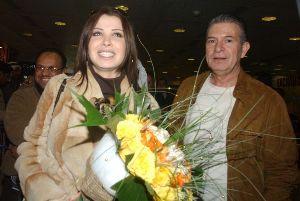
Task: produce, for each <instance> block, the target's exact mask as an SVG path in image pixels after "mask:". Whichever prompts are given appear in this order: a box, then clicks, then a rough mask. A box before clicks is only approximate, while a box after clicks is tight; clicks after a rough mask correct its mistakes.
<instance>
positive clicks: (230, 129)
mask: <svg viewBox="0 0 300 201" xmlns="http://www.w3.org/2000/svg"><path fill="white" fill-rule="evenodd" d="M249 48H250V44H249V42H247V37H246V33H245V28H244V25H243V23H242V22H241V21H240V20H239V19H237V18H236V17H234V16H230V15H220V16H218V17H216V18H214V19H213V20H212V21H211V22H210V24H209V26H208V29H207V36H206V61H207V64H208V66H209V68H210V72H206V73H203V74H201V75H199V76H198V77H190V78H187V79H186V80H184V81H183V82H182V84H181V86H180V87H179V89H178V92H177V96H176V97H175V100H174V102H175V103H176V102H180V104H182V103H183V102H187V104H184V107H185V109H186V111H187V114H186V116H185V117H186V118H185V124H188V125H190V124H192V123H195V122H197V121H199V122H200V123H199V124H197V128H196V129H194V130H193V131H192V132H191V133H189V134H188V135H186V136H185V139H184V142H185V143H186V144H189V143H193V142H195V140H196V141H202V142H205V141H206V142H207V141H210V144H209V146H206V147H209V149H211V160H210V163H211V166H210V167H208V168H206V169H205V170H204V173H205V177H204V178H205V181H204V192H203V193H202V194H201V195H200V197H201V198H202V199H203V200H235V201H244V200H247V201H251V200H253V201H258V200H268V201H279V200H280V201H283V200H289V196H290V191H291V190H292V187H293V185H294V182H295V179H296V174H297V166H296V159H297V149H296V143H295V140H293V139H292V138H294V137H295V136H294V132H293V129H292V126H291V122H290V119H289V116H288V113H287V109H286V105H285V103H284V101H283V100H282V98H281V97H280V96H279V95H278V94H277V93H276V92H275V91H274V90H272V89H271V88H270V87H268V86H266V85H264V84H263V83H261V82H259V81H257V80H255V79H253V78H252V77H250V76H249V75H248V74H246V73H245V72H244V71H243V69H242V67H241V64H240V60H241V59H242V58H243V57H245V55H246V53H247V51H248V50H249ZM193 86H194V87H193ZM190 97H195V98H193V99H192V100H191V99H190ZM190 100H191V103H192V104H190ZM183 114H184V113H183ZM204 114H205V115H204ZM200 119H201V120H200Z"/></svg>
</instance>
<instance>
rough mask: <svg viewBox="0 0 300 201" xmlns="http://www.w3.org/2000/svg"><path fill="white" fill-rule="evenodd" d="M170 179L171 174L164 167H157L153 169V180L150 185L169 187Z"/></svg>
mask: <svg viewBox="0 0 300 201" xmlns="http://www.w3.org/2000/svg"><path fill="white" fill-rule="evenodd" d="M171 179H172V172H171V171H170V170H169V169H168V168H166V167H157V168H156V169H155V178H154V179H153V182H152V185H154V186H169V185H170V183H171Z"/></svg>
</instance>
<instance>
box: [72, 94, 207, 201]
mask: <svg viewBox="0 0 300 201" xmlns="http://www.w3.org/2000/svg"><path fill="white" fill-rule="evenodd" d="M73 94H74V95H75V96H76V97H77V98H78V99H79V101H80V103H81V104H82V105H83V106H84V107H85V109H86V113H87V115H86V121H85V122H83V123H82V124H81V126H98V125H105V126H106V127H107V128H108V131H109V132H107V133H106V134H105V135H104V136H103V138H102V139H101V140H100V142H99V143H98V144H97V145H96V147H95V149H96V150H97V151H95V152H94V154H93V160H94V163H93V165H92V166H93V167H92V168H93V170H94V171H95V172H96V174H97V172H99V174H98V178H99V180H100V181H101V183H102V184H103V186H104V188H105V189H106V190H107V191H108V192H109V193H110V194H111V195H113V196H115V197H116V198H117V199H118V200H120V201H125V200H140V201H144V200H145V201H148V200H155V201H176V200H178V201H180V200H193V197H195V196H199V194H200V193H201V188H202V185H203V170H202V168H201V165H199V161H198V162H197V163H195V160H194V158H195V155H194V154H195V149H194V148H193V151H191V150H192V149H191V147H192V146H193V147H194V145H195V144H191V145H182V144H181V143H180V141H181V140H182V138H183V137H184V136H185V134H186V133H188V131H190V130H191V129H193V127H194V126H195V125H196V124H194V125H191V126H189V127H182V128H180V129H175V127H174V124H175V122H176V118H175V120H174V118H171V116H172V115H173V114H174V113H173V110H170V111H169V112H166V113H163V114H162V113H161V111H160V109H151V108H150V105H151V100H150V98H149V96H148V93H147V91H146V89H145V88H142V89H141V92H135V91H134V90H132V92H131V93H130V94H129V95H121V94H119V93H116V94H115V103H114V104H113V105H108V104H102V105H98V108H96V107H95V106H94V105H93V104H91V103H90V102H89V101H88V100H86V99H85V97H84V96H80V95H78V94H76V93H75V92H73ZM173 117H174V116H173ZM168 130H169V131H170V132H172V133H171V135H170V134H169V132H168ZM198 158H199V157H198ZM108 160H111V162H110V163H111V166H112V167H113V168H114V169H115V170H112V169H111V168H112V167H105V166H107V165H106V164H107V163H105V162H107V161H108ZM199 160H203V157H200V159H199ZM105 168H106V169H105Z"/></svg>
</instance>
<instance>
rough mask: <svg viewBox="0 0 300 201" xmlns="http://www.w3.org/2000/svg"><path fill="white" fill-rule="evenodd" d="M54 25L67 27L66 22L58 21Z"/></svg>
mask: <svg viewBox="0 0 300 201" xmlns="http://www.w3.org/2000/svg"><path fill="white" fill-rule="evenodd" d="M54 24H55V25H57V26H66V25H67V24H66V23H65V22H62V21H56V22H54Z"/></svg>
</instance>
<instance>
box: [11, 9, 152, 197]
mask: <svg viewBox="0 0 300 201" xmlns="http://www.w3.org/2000/svg"><path fill="white" fill-rule="evenodd" d="M37 67H38V71H41V72H48V73H51V72H53V71H55V68H59V66H50V65H47V64H45V63H39V65H38V66H37ZM75 67H76V74H75V75H74V76H71V77H67V76H66V75H59V76H56V77H54V78H53V79H51V80H50V81H49V83H48V84H47V86H46V88H45V90H44V93H43V94H42V96H41V99H40V101H39V104H38V106H37V110H36V112H35V114H34V116H33V117H32V119H31V121H30V124H29V125H28V127H27V128H26V129H25V133H24V137H25V142H23V143H22V144H21V145H20V146H19V148H18V153H19V154H20V156H19V158H18V159H17V162H16V169H17V171H18V174H19V176H20V182H21V187H22V190H23V193H24V195H25V197H26V200H30V201H45V200H57V201H58V200H59V201H65V200H78V199H79V196H80V194H81V192H84V193H83V198H84V199H89V200H90V199H92V200H101V199H99V194H100V196H102V197H103V196H106V197H105V199H104V200H108V199H109V194H107V192H106V191H105V190H103V189H102V188H98V186H99V184H97V182H96V183H95V184H92V183H90V181H91V180H90V179H89V178H90V176H91V175H92V173H91V172H90V168H89V166H90V164H89V158H90V156H91V154H92V152H93V148H94V146H95V143H97V142H98V141H99V139H101V138H102V136H103V134H104V133H105V132H106V127H104V126H103V127H92V128H87V127H74V126H76V125H79V124H81V123H82V121H83V120H84V119H85V113H86V112H85V110H84V108H83V107H82V106H81V105H80V103H79V101H78V100H77V99H76V98H74V96H73V95H72V94H71V92H75V93H77V94H80V95H83V96H84V97H85V98H86V99H87V100H89V101H90V102H91V103H92V104H93V105H94V106H95V107H97V108H100V107H101V105H102V104H104V103H110V104H113V102H114V101H113V97H114V94H115V92H116V91H117V92H119V93H121V94H129V93H130V92H131V90H132V87H133V88H135V89H139V88H140V87H139V86H138V85H137V78H138V69H137V50H136V45H135V41H134V34H133V31H132V28H131V25H130V24H129V22H128V20H127V19H126V18H125V17H124V16H123V15H122V14H121V13H120V12H119V11H117V10H115V9H112V8H102V9H100V10H99V11H97V12H95V13H94V14H92V15H91V16H90V17H89V19H88V20H87V22H86V24H85V25H84V27H83V31H82V34H81V37H80V42H79V46H78V52H77V63H76V66H75ZM63 80H64V81H66V84H62V82H63ZM145 82H146V80H145ZM62 86H63V87H64V88H65V90H62V91H63V92H62V93H59V92H58V91H60V89H61V88H62ZM58 93H59V94H60V95H58ZM56 100H58V102H57V103H56ZM151 100H152V101H151V105H152V106H153V107H157V103H156V102H155V101H154V99H153V98H152V99H151ZM100 187H101V185H100ZM95 188H96V189H97V190H96V191H93V189H95ZM93 192H97V194H96V195H93ZM95 196H96V197H95ZM97 196H98V197H97ZM102 200H103V199H102Z"/></svg>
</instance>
